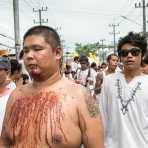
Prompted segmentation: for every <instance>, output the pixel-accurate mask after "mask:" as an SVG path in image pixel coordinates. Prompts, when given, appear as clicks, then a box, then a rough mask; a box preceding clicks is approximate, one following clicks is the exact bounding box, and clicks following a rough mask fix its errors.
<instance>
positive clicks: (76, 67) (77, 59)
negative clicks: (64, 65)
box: [71, 56, 80, 78]
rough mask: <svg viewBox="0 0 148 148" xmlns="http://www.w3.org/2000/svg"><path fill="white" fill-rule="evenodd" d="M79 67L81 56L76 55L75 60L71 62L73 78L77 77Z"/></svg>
mask: <svg viewBox="0 0 148 148" xmlns="http://www.w3.org/2000/svg"><path fill="white" fill-rule="evenodd" d="M78 68H80V64H79V57H78V56H75V57H74V59H73V62H72V63H71V73H72V77H73V78H74V77H75V74H76V72H77V70H78Z"/></svg>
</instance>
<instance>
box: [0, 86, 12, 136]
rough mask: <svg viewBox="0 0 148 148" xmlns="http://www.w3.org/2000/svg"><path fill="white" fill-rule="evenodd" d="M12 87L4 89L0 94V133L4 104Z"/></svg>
mask: <svg viewBox="0 0 148 148" xmlns="http://www.w3.org/2000/svg"><path fill="white" fill-rule="evenodd" d="M12 91H13V89H9V88H8V90H7V91H6V93H5V94H3V95H1V94H0V134H1V131H2V125H3V120H4V115H5V109H6V104H7V101H8V98H9V95H10V94H11V92H12Z"/></svg>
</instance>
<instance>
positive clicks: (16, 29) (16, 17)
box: [13, 0, 20, 59]
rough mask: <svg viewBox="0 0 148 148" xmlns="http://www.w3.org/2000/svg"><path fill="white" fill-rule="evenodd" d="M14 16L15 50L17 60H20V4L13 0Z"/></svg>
mask: <svg viewBox="0 0 148 148" xmlns="http://www.w3.org/2000/svg"><path fill="white" fill-rule="evenodd" d="M13 13H14V14H13V15H14V34H15V50H16V59H17V58H18V53H19V51H20V27H19V2H18V0H13Z"/></svg>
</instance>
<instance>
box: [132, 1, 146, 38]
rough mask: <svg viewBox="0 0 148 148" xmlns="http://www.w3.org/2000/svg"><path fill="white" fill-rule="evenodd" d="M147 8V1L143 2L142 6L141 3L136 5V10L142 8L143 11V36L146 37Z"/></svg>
mask: <svg viewBox="0 0 148 148" xmlns="http://www.w3.org/2000/svg"><path fill="white" fill-rule="evenodd" d="M146 7H148V3H147V5H146V4H145V0H142V4H141V3H140V2H139V3H138V4H137V3H135V8H142V9H143V35H144V36H146V9H145V8H146Z"/></svg>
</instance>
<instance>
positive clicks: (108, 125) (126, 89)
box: [100, 32, 148, 148]
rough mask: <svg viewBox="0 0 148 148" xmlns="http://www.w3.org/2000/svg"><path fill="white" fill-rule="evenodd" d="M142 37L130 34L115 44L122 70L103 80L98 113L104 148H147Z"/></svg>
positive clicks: (147, 110) (147, 111)
mask: <svg viewBox="0 0 148 148" xmlns="http://www.w3.org/2000/svg"><path fill="white" fill-rule="evenodd" d="M146 50H147V42H146V39H145V37H144V36H141V35H140V34H137V33H133V32H130V33H129V34H128V35H126V36H125V37H123V38H121V39H120V40H119V43H118V53H119V57H120V59H121V62H123V66H124V69H123V71H121V72H117V73H114V74H111V75H108V76H106V77H105V78H104V80H103V85H102V90H101V95H100V110H101V114H102V119H103V124H104V128H105V148H147V147H148V91H147V88H148V76H147V75H145V74H143V73H142V72H141V61H142V57H143V56H144V54H145V52H146Z"/></svg>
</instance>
